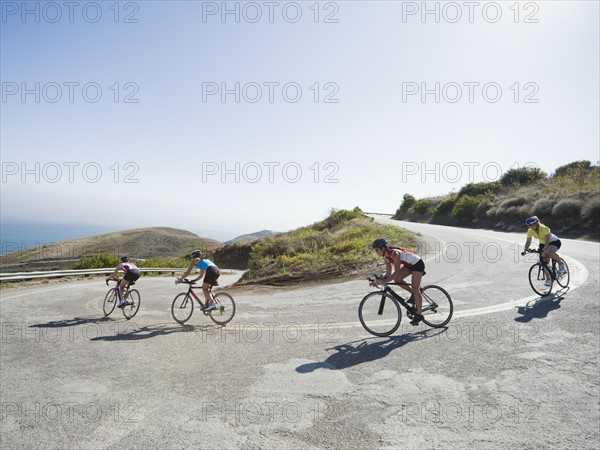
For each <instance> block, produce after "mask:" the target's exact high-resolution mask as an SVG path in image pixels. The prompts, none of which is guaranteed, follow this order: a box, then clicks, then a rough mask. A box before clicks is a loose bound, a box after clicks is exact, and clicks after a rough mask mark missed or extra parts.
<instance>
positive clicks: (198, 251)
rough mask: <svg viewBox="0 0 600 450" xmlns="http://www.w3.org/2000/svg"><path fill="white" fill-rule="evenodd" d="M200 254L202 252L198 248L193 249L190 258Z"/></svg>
mask: <svg viewBox="0 0 600 450" xmlns="http://www.w3.org/2000/svg"><path fill="white" fill-rule="evenodd" d="M201 256H202V252H201V251H200V250H194V251H193V252H192V253H191V257H192V258H200V257H201Z"/></svg>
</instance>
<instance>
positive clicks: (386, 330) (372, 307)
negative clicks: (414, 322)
mask: <svg viewBox="0 0 600 450" xmlns="http://www.w3.org/2000/svg"><path fill="white" fill-rule="evenodd" d="M358 319H359V320H360V323H361V324H362V326H363V327H364V328H365V330H367V331H368V332H369V333H371V334H374V335H375V336H381V337H383V336H389V335H390V334H392V333H393V332H394V331H396V330H397V329H398V327H399V326H400V321H401V320H402V311H401V310H400V303H398V302H397V301H396V299H395V298H393V297H391V296H389V295H388V294H386V293H384V292H380V291H377V292H371V293H370V294H367V295H366V296H365V298H363V299H362V301H361V302H360V305H359V306H358Z"/></svg>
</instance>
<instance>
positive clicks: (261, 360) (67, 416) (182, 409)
mask: <svg viewBox="0 0 600 450" xmlns="http://www.w3.org/2000/svg"><path fill="white" fill-rule="evenodd" d="M377 220H379V221H382V222H385V221H386V219H377ZM390 223H394V224H398V222H392V221H390ZM401 225H403V226H405V227H406V228H408V229H411V230H414V231H417V232H420V233H421V234H422V236H423V239H424V242H425V244H423V245H422V247H421V248H420V252H421V253H422V255H423V257H424V259H425V260H426V265H427V275H426V276H425V278H424V280H425V281H424V284H427V283H432V284H439V285H441V286H443V287H444V288H445V289H446V290H447V291H448V292H449V293H450V294H451V295H452V297H453V299H454V303H455V315H454V317H453V319H452V321H451V322H450V324H449V326H448V328H447V329H442V330H433V329H428V328H427V327H425V326H419V327H413V326H411V325H410V324H409V323H408V320H406V318H404V319H403V322H402V325H401V327H400V328H399V329H398V331H397V332H396V334H395V335H394V336H392V337H389V338H375V337H373V336H370V335H368V334H367V333H366V332H365V331H364V329H363V328H362V327H361V326H360V324H359V322H358V318H357V307H358V304H359V302H360V300H361V298H362V297H363V296H364V295H365V294H366V293H368V292H369V291H371V290H372V288H369V287H368V285H367V283H366V282H365V281H360V280H358V281H357V280H354V281H348V282H344V283H339V284H333V285H324V286H319V287H311V288H305V289H296V290H284V289H273V290H265V291H264V292H254V293H243V292H240V291H236V290H235V289H233V290H231V291H230V292H232V293H233V294H234V297H235V298H236V302H237V305H238V312H237V314H236V316H235V318H234V320H233V321H232V322H231V323H230V324H229V325H227V326H226V327H225V328H219V327H216V326H214V325H212V324H211V322H210V321H209V320H208V319H207V318H206V317H204V316H202V315H201V314H198V311H195V312H194V316H193V317H192V319H191V320H190V322H189V325H186V326H180V325H178V324H176V323H175V322H174V321H173V320H172V318H171V315H170V303H171V300H172V299H173V297H174V296H175V295H176V294H177V293H179V292H181V291H182V288H181V286H175V285H174V284H173V279H172V278H143V279H142V280H141V281H140V282H139V283H138V288H139V290H140V292H141V294H142V301H143V304H142V307H141V309H140V312H139V314H138V315H137V316H136V317H135V318H134V319H132V320H131V321H129V322H128V321H126V320H125V319H124V318H123V317H122V315H120V313H119V312H118V311H115V312H113V314H112V315H111V316H110V318H108V319H103V318H102V312H101V311H102V300H103V298H104V294H105V292H106V290H107V288H106V286H105V285H104V284H103V283H102V282H101V281H99V280H94V281H79V282H72V283H61V284H59V285H48V286H38V287H27V288H25V287H24V288H16V289H13V288H11V289H4V290H3V291H2V295H1V303H0V306H1V317H2V320H1V321H2V329H1V339H2V348H1V356H0V362H1V365H0V367H1V369H0V370H1V372H0V375H1V376H0V392H1V407H2V417H1V423H0V426H1V430H0V433H1V440H2V448H47V447H51V448H56V447H65V448H82V449H88V448H94V449H96V448H169V449H171V448H278V449H279V448H400V447H401V448H464V447H466V446H467V445H468V446H473V447H475V448H490V449H491V448H493V449H497V448H532V447H546V448H547V447H560V448H565V447H568V448H598V445H599V439H600V436H599V429H600V414H599V404H598V398H599V395H600V390H599V386H600V375H599V367H598V355H599V348H598V347H599V324H600V316H599V302H598V300H599V267H600V265H599V260H600V256H599V253H600V247H599V245H598V244H597V243H590V242H583V241H574V240H568V239H565V240H563V248H562V249H561V251H560V253H561V255H562V256H563V257H564V258H565V259H566V261H567V262H568V264H569V266H570V268H571V272H572V277H571V286H570V289H568V290H564V291H561V292H559V293H558V295H553V296H551V297H550V298H547V299H540V298H539V297H538V296H536V295H532V294H533V291H532V290H531V288H530V287H529V284H528V281H527V271H528V268H529V266H530V265H531V264H532V263H533V261H532V260H531V259H529V258H532V257H529V258H528V259H527V260H526V261H524V260H523V258H522V257H520V255H519V253H520V251H521V247H520V246H521V245H522V244H523V243H524V241H525V233H523V234H514V233H498V232H492V231H486V230H465V229H458V228H449V227H441V226H433V225H424V224H412V223H401ZM515 243H519V246H517V245H515ZM224 281H227V280H224ZM229 281H231V280H229Z"/></svg>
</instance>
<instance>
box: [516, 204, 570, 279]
mask: <svg viewBox="0 0 600 450" xmlns="http://www.w3.org/2000/svg"><path fill="white" fill-rule="evenodd" d="M525 225H527V226H528V227H529V229H528V230H527V240H526V241H525V250H527V249H528V248H529V244H531V239H532V238H536V239H537V240H538V241H539V243H540V251H542V258H543V259H544V262H545V263H548V262H549V261H550V258H552V259H553V260H554V261H556V263H557V264H558V273H557V274H556V275H557V276H561V275H562V274H563V273H565V266H564V264H562V263H561V261H560V256H558V253H556V252H557V251H558V249H559V248H560V246H561V242H560V239H559V238H558V236H556V235H555V234H554V233H552V231H550V228H548V227H547V226H546V225H544V224H543V223H541V222H540V219H539V218H538V216H531V217H528V218H527V220H525ZM521 255H525V252H522V253H521ZM544 270H545V269H544ZM546 275H548V278H546V281H544V284H545V285H546V286H549V285H550V284H552V280H551V279H550V277H549V274H546Z"/></svg>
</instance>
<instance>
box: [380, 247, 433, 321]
mask: <svg viewBox="0 0 600 450" xmlns="http://www.w3.org/2000/svg"><path fill="white" fill-rule="evenodd" d="M373 249H375V251H376V252H377V254H378V255H379V256H382V257H383V258H384V259H385V278H382V279H380V280H375V281H374V283H373V284H374V285H375V286H379V285H383V284H387V283H389V282H391V281H395V282H396V283H400V282H402V281H403V280H404V278H406V277H407V276H409V275H412V276H411V287H408V285H406V284H404V285H402V284H401V285H400V286H401V287H402V288H403V289H405V290H407V291H408V292H410V293H411V296H410V299H409V300H408V302H409V303H413V302H414V304H415V310H416V312H417V313H416V314H415V316H414V318H413V319H412V320H411V321H410V323H411V324H412V325H418V324H419V322H421V320H423V315H422V312H423V311H422V309H421V308H422V303H423V298H422V297H421V289H420V288H421V278H422V277H423V275H425V263H424V262H423V260H422V259H421V257H420V256H419V255H416V254H415V253H413V252H411V251H409V250H405V249H403V248H396V247H389V246H388V241H387V239H385V238H379V239H376V240H375V241H374V242H373ZM392 269H393V271H392Z"/></svg>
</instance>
